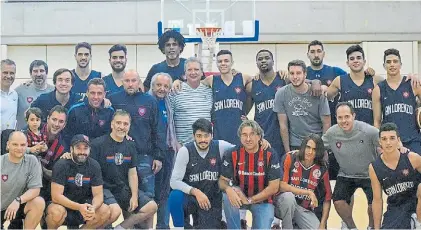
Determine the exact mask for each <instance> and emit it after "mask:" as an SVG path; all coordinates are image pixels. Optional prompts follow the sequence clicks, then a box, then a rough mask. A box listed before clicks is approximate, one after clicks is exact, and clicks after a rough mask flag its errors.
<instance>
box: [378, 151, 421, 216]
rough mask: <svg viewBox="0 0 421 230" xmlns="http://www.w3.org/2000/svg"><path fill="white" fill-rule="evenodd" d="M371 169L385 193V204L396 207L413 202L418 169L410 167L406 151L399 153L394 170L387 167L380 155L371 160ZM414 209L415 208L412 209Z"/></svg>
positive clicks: (414, 200)
mask: <svg viewBox="0 0 421 230" xmlns="http://www.w3.org/2000/svg"><path fill="white" fill-rule="evenodd" d="M373 169H374V171H375V173H376V176H377V178H378V179H379V182H380V184H381V186H382V188H383V191H384V192H385V193H386V195H387V196H388V197H387V205H388V209H389V207H391V208H392V207H393V208H398V207H400V206H402V205H403V204H405V203H414V208H415V204H416V200H417V197H416V196H417V186H418V183H417V178H418V171H416V170H415V169H414V167H412V164H411V162H410V161H409V158H408V153H404V154H401V155H400V157H399V161H398V165H397V167H396V169H395V170H392V169H390V168H389V167H387V166H386V165H385V164H384V162H383V160H382V159H381V158H380V157H377V159H376V161H374V162H373ZM414 211H415V210H414Z"/></svg>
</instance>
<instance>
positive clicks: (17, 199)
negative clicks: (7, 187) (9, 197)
mask: <svg viewBox="0 0 421 230" xmlns="http://www.w3.org/2000/svg"><path fill="white" fill-rule="evenodd" d="M15 200H16V201H17V202H18V203H19V204H20V205H21V204H22V200H21V199H20V196H18V197H16V198H15Z"/></svg>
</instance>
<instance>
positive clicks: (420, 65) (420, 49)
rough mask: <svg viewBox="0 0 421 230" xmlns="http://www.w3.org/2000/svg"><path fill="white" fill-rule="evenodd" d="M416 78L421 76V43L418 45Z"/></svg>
mask: <svg viewBox="0 0 421 230" xmlns="http://www.w3.org/2000/svg"><path fill="white" fill-rule="evenodd" d="M418 76H421V42H420V43H418Z"/></svg>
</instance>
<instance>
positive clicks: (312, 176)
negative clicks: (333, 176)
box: [281, 153, 332, 210]
mask: <svg viewBox="0 0 421 230" xmlns="http://www.w3.org/2000/svg"><path fill="white" fill-rule="evenodd" d="M281 165H283V176H282V181H284V182H286V183H288V184H289V185H291V186H294V187H297V188H300V189H305V190H311V191H313V192H314V194H315V195H316V196H317V199H318V200H320V198H321V197H324V200H325V201H330V200H331V199H332V190H331V187H330V182H329V172H328V169H327V168H326V167H324V166H320V165H315V164H314V165H312V166H310V167H308V168H306V167H304V165H302V164H301V162H300V161H299V160H298V158H297V157H296V155H295V154H294V153H287V154H286V155H285V156H284V157H283V160H282V164H281ZM295 200H296V201H297V204H299V205H301V206H302V207H303V208H306V209H308V210H311V207H310V198H309V197H308V196H307V195H295Z"/></svg>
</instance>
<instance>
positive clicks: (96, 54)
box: [92, 44, 136, 75]
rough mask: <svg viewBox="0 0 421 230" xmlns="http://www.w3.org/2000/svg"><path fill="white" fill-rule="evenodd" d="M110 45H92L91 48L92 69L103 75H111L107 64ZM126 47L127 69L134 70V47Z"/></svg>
mask: <svg viewBox="0 0 421 230" xmlns="http://www.w3.org/2000/svg"><path fill="white" fill-rule="evenodd" d="M111 46H113V44H110V45H93V46H92V69H95V70H97V71H100V72H102V73H104V74H105V75H108V74H110V73H111V71H112V70H111V67H110V63H109V59H110V55H109V54H108V50H110V48H111ZM126 47H127V64H126V70H127V69H135V70H136V45H126Z"/></svg>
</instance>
